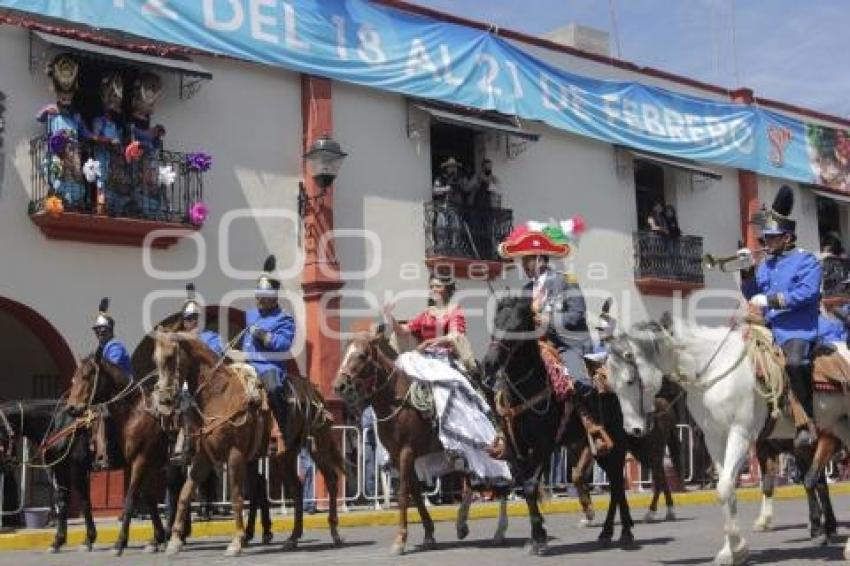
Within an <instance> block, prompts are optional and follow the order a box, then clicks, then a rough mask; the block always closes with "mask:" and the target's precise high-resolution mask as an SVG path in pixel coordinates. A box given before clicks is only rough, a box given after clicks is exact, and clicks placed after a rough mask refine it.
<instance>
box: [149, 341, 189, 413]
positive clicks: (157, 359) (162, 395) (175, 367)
mask: <svg viewBox="0 0 850 566" xmlns="http://www.w3.org/2000/svg"><path fill="white" fill-rule="evenodd" d="M152 336H153V339H154V350H153V361H154V363H155V364H156V371H157V376H158V377H157V383H156V391H157V396H158V402H159V403H160V404H164V405H170V404H172V403H173V402H174V399H175V396H176V393H177V390H178V389H179V388H180V386H181V385H182V384H183V380H185V379H186V374H187V370H188V369H189V368H190V367H192V363H191V360H190V359H189V354H188V353H187V352H186V351H185V349H184V348H183V345H184V344H185V342H186V341H187V339H188V336H187V335H186V333H182V332H174V331H172V330H171V329H168V328H163V327H161V326H158V327H157V328H156V330H154V331H153V333H152Z"/></svg>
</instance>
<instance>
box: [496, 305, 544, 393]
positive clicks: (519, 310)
mask: <svg viewBox="0 0 850 566" xmlns="http://www.w3.org/2000/svg"><path fill="white" fill-rule="evenodd" d="M537 337H538V333H537V330H536V329H535V326H534V311H533V310H532V307H531V297H527V296H522V295H519V296H509V297H504V298H502V299H501V300H499V303H498V305H497V306H496V315H495V317H494V318H493V336H492V337H491V340H490V346H489V347H488V348H487V353H486V355H485V356H484V361H483V366H484V373H485V375H487V376H488V377H489V378H490V379H492V378H494V377H495V376H497V375H498V374H500V373H502V372H503V371H504V370H505V368H506V366H507V365H508V363H509V362H510V360H511V358H512V357H513V355H514V354H515V353H516V350H517V349H518V348H519V347H520V346H521V345H522V344H523V343H524V342H527V341H529V340H537Z"/></svg>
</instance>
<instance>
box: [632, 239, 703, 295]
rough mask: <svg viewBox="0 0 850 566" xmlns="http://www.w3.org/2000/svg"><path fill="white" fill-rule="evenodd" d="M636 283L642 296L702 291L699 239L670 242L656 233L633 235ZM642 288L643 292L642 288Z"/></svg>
mask: <svg viewBox="0 0 850 566" xmlns="http://www.w3.org/2000/svg"><path fill="white" fill-rule="evenodd" d="M634 251H635V281H636V283H637V284H638V287H640V288H641V289H642V290H644V291H645V292H648V293H651V292H652V291H660V292H663V291H666V292H667V293H669V292H672V291H676V290H680V291H685V292H687V291H691V290H693V289H699V288H702V287H703V285H704V283H705V278H704V275H703V266H702V256H703V253H702V238H701V237H699V236H680V237H679V238H669V237H667V236H664V235H661V234H657V233H655V232H648V231H642V232H635V233H634ZM644 287H645V288H644Z"/></svg>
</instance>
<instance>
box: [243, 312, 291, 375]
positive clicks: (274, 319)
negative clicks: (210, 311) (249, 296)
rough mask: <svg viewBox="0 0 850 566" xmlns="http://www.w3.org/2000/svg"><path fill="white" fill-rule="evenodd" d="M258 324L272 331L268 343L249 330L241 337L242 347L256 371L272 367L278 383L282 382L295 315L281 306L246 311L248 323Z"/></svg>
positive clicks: (263, 370)
mask: <svg viewBox="0 0 850 566" xmlns="http://www.w3.org/2000/svg"><path fill="white" fill-rule="evenodd" d="M251 326H257V327H259V328H262V329H263V330H265V331H266V332H268V333H269V339H268V342H267V343H266V344H263V343H261V342H260V341H259V340H257V339H255V338H254V337H253V336H251V332H250V331H249V330H246V331H245V335H244V336H243V338H242V351H243V352H245V354H246V355H247V361H248V363H249V364H251V365H252V366H253V367H254V369H256V370H257V373H258V374H260V375H262V374H263V373H265V372H267V371H269V370H272V371H274V372H275V374H276V377H277V381H278V384H283V379H284V378H285V377H286V360H284V358H283V354H285V353H286V352H288V351H289V348H290V347H291V346H292V340H293V339H294V338H295V319H293V318H292V315H290V314H289V313H287V312H284V311H283V310H281V308H280V307H278V308H276V309H272V310H271V311H268V312H265V313H261V312H260V311H259V309H251V310H250V311H248V312H247V313H245V327H246V328H247V329H250V328H251Z"/></svg>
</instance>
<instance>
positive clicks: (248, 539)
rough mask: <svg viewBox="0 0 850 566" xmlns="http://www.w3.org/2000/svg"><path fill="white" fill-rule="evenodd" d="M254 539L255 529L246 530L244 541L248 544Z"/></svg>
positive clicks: (243, 536)
mask: <svg viewBox="0 0 850 566" xmlns="http://www.w3.org/2000/svg"><path fill="white" fill-rule="evenodd" d="M252 540H254V531H245V534H244V535H242V542H244V543H245V544H248V543H249V542H251V541H252Z"/></svg>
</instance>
